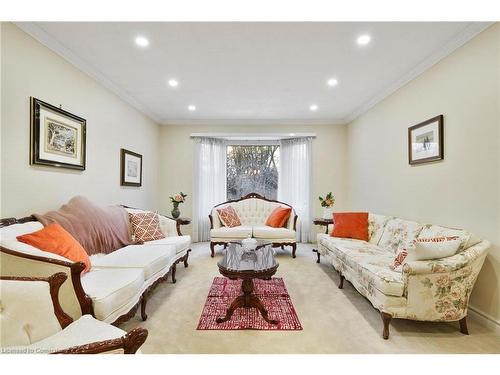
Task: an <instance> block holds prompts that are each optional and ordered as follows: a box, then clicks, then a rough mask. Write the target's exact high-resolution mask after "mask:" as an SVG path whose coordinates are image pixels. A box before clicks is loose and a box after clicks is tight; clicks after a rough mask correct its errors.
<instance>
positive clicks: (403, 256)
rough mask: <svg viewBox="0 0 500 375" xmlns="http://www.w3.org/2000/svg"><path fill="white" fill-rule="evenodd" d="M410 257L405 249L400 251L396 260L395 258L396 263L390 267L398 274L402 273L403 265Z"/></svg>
mask: <svg viewBox="0 0 500 375" xmlns="http://www.w3.org/2000/svg"><path fill="white" fill-rule="evenodd" d="M407 256H408V251H407V250H406V249H405V248H401V249H399V250H398V252H397V254H396V258H394V263H393V264H392V265H391V266H390V267H391V269H393V270H394V271H397V272H401V270H402V269H403V263H404V261H405V259H406V257H407Z"/></svg>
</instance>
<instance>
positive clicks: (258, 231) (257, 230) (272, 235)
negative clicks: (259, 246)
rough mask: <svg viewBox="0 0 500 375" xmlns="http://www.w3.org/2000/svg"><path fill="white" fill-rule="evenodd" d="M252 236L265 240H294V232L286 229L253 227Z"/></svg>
mask: <svg viewBox="0 0 500 375" xmlns="http://www.w3.org/2000/svg"><path fill="white" fill-rule="evenodd" d="M253 236H254V237H255V238H265V239H270V240H273V239H294V240H295V231H293V230H291V229H286V228H272V227H268V226H255V227H253Z"/></svg>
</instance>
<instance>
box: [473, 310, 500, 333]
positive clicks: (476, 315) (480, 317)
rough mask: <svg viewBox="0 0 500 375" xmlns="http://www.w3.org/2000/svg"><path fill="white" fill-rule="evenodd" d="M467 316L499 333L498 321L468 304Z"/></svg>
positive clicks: (499, 324) (499, 323)
mask: <svg viewBox="0 0 500 375" xmlns="http://www.w3.org/2000/svg"><path fill="white" fill-rule="evenodd" d="M468 316H469V317H471V318H472V319H474V320H477V321H478V322H479V324H481V325H483V326H484V327H487V328H489V329H491V330H493V331H495V332H498V333H500V321H498V320H496V319H495V318H493V317H492V316H490V315H488V314H486V313H485V312H483V311H481V310H480V309H478V308H476V307H473V306H469V311H468Z"/></svg>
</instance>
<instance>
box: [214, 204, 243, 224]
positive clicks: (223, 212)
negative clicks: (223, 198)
mask: <svg viewBox="0 0 500 375" xmlns="http://www.w3.org/2000/svg"><path fill="white" fill-rule="evenodd" d="M217 213H218V214H219V218H220V221H221V223H222V224H223V225H224V226H225V227H228V228H233V227H238V226H240V225H241V221H240V217H239V216H238V214H237V213H236V210H235V209H234V208H233V207H232V206H230V205H229V206H226V207H223V208H217Z"/></svg>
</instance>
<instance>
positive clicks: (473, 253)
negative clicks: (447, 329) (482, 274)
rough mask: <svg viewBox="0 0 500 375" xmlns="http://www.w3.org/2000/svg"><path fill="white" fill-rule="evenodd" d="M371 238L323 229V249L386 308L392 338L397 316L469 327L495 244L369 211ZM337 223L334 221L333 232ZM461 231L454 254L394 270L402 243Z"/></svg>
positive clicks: (358, 286)
mask: <svg viewBox="0 0 500 375" xmlns="http://www.w3.org/2000/svg"><path fill="white" fill-rule="evenodd" d="M368 223H369V226H368V228H369V240H368V242H365V241H360V240H352V239H344V238H337V237H331V236H330V235H329V234H318V237H317V245H318V253H319V254H320V255H321V256H324V257H326V258H327V259H328V262H330V263H331V264H332V265H333V267H334V268H335V269H336V270H337V271H338V272H339V274H340V284H339V288H342V287H343V281H344V278H345V279H347V280H348V281H350V282H351V283H352V285H353V286H354V287H355V288H356V289H357V290H358V291H359V293H361V294H362V295H363V296H365V297H366V298H367V299H368V300H369V301H370V302H371V303H372V305H373V306H374V307H375V308H376V309H378V310H379V311H380V312H381V316H382V320H383V323H384V330H383V337H384V339H387V338H388V337H389V324H390V321H391V319H392V318H402V319H412V320H422V321H437V322H446V321H459V322H460V329H461V332H462V333H466V334H467V333H468V332H467V323H466V316H467V307H468V302H469V296H470V293H471V291H472V288H473V286H474V283H475V281H476V278H477V276H478V274H479V271H480V270H481V267H482V265H483V262H484V259H485V257H486V253H487V250H488V248H489V247H490V243H489V242H488V241H486V240H480V239H478V238H476V237H475V236H474V235H472V234H471V233H469V232H467V231H465V230H461V229H452V228H446V227H442V226H438V225H423V224H420V223H417V222H414V221H408V220H403V219H399V218H395V217H390V216H384V215H376V214H372V213H370V214H369V218H368ZM332 229H333V227H332V226H331V225H330V227H329V230H328V233H331V230H332ZM437 236H459V238H460V240H461V245H460V248H459V250H458V251H457V253H456V254H455V255H453V256H450V257H447V258H442V259H435V260H421V261H408V262H407V263H405V264H404V265H403V268H402V271H401V272H398V271H395V270H393V269H391V267H390V266H391V265H392V264H393V262H394V258H395V254H396V252H397V250H398V248H399V247H400V246H401V245H404V244H408V243H410V242H411V241H413V240H414V239H416V238H432V237H437Z"/></svg>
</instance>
